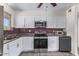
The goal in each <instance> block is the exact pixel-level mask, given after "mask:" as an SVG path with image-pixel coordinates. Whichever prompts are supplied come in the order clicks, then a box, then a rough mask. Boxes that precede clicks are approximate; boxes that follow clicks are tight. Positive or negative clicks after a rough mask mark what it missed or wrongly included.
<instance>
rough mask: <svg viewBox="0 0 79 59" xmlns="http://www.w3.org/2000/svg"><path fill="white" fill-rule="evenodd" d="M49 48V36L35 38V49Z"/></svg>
mask: <svg viewBox="0 0 79 59" xmlns="http://www.w3.org/2000/svg"><path fill="white" fill-rule="evenodd" d="M47 48H48V40H47V38H37V39H34V49H47Z"/></svg>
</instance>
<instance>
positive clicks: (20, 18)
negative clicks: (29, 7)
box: [15, 16, 24, 28]
mask: <svg viewBox="0 0 79 59" xmlns="http://www.w3.org/2000/svg"><path fill="white" fill-rule="evenodd" d="M15 27H16V28H23V27H24V16H17V17H16V19H15Z"/></svg>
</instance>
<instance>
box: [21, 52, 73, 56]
mask: <svg viewBox="0 0 79 59" xmlns="http://www.w3.org/2000/svg"><path fill="white" fill-rule="evenodd" d="M20 56H74V55H73V54H71V53H68V52H47V53H42V52H41V53H34V52H22V53H21V54H20Z"/></svg>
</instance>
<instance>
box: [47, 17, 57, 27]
mask: <svg viewBox="0 0 79 59" xmlns="http://www.w3.org/2000/svg"><path fill="white" fill-rule="evenodd" d="M55 27H56V19H55V17H48V19H47V28H55Z"/></svg>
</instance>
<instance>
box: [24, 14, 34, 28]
mask: <svg viewBox="0 0 79 59" xmlns="http://www.w3.org/2000/svg"><path fill="white" fill-rule="evenodd" d="M24 24H25V27H26V28H34V17H33V16H25V17H24Z"/></svg>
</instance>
